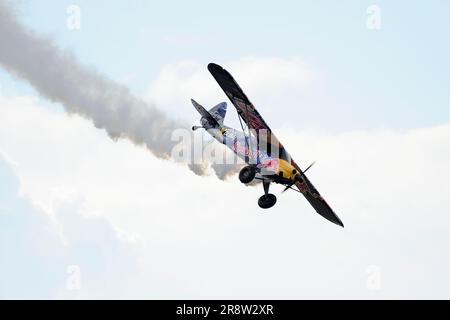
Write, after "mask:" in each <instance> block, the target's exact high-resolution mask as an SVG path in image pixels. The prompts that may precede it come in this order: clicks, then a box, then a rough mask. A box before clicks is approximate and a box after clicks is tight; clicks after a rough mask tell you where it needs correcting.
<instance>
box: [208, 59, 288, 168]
mask: <svg viewBox="0 0 450 320" xmlns="http://www.w3.org/2000/svg"><path fill="white" fill-rule="evenodd" d="M208 70H209V72H211V74H212V76H213V77H214V79H216V81H217V83H218V84H219V86H220V87H221V88H222V90H223V91H224V92H225V94H226V95H227V96H228V98H229V99H230V101H231V102H232V103H233V105H234V106H235V108H236V110H237V112H238V114H239V116H240V117H241V118H242V119H243V120H244V121H245V123H246V124H247V126H248V127H249V128H250V129H252V130H253V131H255V134H256V137H257V139H258V143H259V148H261V149H265V150H266V151H267V152H268V154H271V155H272V151H274V150H277V151H278V152H279V154H277V155H276V157H278V158H280V159H284V160H287V161H290V160H289V159H290V157H289V154H288V153H287V152H286V150H285V149H284V147H283V145H282V144H281V143H280V141H279V140H278V139H277V137H275V135H274V134H273V133H272V130H271V129H270V128H269V126H268V125H267V123H266V122H265V121H264V119H263V117H262V116H261V115H260V114H259V112H258V110H256V108H255V107H254V106H253V104H252V103H251V102H250V100H249V99H248V98H247V96H246V95H245V93H244V91H242V89H241V87H240V86H239V85H238V83H237V82H236V80H234V78H233V77H232V75H231V74H230V73H229V72H228V71H227V70H225V69H224V68H222V67H221V66H219V65H217V64H215V63H210V64H208ZM261 130H264V131H261Z"/></svg>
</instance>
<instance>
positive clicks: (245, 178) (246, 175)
mask: <svg viewBox="0 0 450 320" xmlns="http://www.w3.org/2000/svg"><path fill="white" fill-rule="evenodd" d="M255 175H256V168H255V167H252V166H246V167H243V168H242V169H241V171H240V172H239V180H240V181H241V182H242V183H250V182H252V181H253V179H254V178H255Z"/></svg>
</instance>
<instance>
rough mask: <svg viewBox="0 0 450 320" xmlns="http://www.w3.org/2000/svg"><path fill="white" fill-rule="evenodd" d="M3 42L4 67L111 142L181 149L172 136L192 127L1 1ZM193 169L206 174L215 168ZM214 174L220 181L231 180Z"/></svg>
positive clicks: (166, 152) (161, 150)
mask: <svg viewBox="0 0 450 320" xmlns="http://www.w3.org/2000/svg"><path fill="white" fill-rule="evenodd" d="M0 39H1V42H2V44H1V48H0V65H2V66H3V67H4V68H5V69H6V70H8V71H9V72H11V73H13V74H15V75H16V76H18V77H20V78H22V79H24V80H26V81H28V82H29V83H30V84H31V85H32V86H33V87H34V88H35V89H36V90H37V91H38V92H39V93H40V94H41V95H42V96H44V97H45V98H47V99H49V100H51V101H54V102H59V103H61V104H62V105H63V106H64V108H65V110H66V111H67V112H68V113H76V114H78V115H81V116H83V117H85V118H87V119H90V120H91V121H92V122H93V123H94V125H95V126H96V127H97V128H102V129H105V130H106V132H107V133H108V135H109V136H110V137H111V138H112V139H119V138H127V139H129V140H131V141H133V142H134V143H136V144H144V145H145V146H146V147H147V148H148V150H150V151H151V152H152V153H153V154H154V155H155V156H157V157H159V158H164V159H168V158H170V154H171V150H172V148H173V147H174V145H175V144H176V142H174V141H171V134H172V132H173V131H174V130H175V129H177V128H187V126H185V125H184V124H181V123H178V122H176V121H174V120H173V119H170V118H169V117H168V116H167V115H166V114H165V113H163V112H161V111H160V110H158V109H157V108H155V107H154V106H153V105H149V104H147V103H145V102H144V101H143V100H141V99H140V98H137V97H136V96H134V95H133V94H132V93H131V92H130V91H129V89H128V88H126V87H125V86H122V85H120V84H118V83H116V82H114V81H112V80H110V79H108V78H106V77H105V76H103V75H101V74H99V73H97V72H95V71H93V70H91V69H90V68H87V67H86V66H83V65H81V64H79V63H78V62H77V60H76V58H75V57H74V56H73V55H71V54H70V53H68V52H66V51H63V50H61V49H59V48H58V47H57V46H56V45H55V44H54V43H53V42H52V41H51V40H50V39H48V38H45V37H42V36H39V35H37V34H35V33H34V32H32V31H30V30H27V29H26V28H24V27H23V26H22V25H21V24H20V23H19V22H18V21H17V19H16V17H15V16H14V14H13V13H12V12H11V8H9V7H8V5H7V4H5V3H4V2H2V1H0ZM189 167H190V168H191V170H193V171H194V172H195V173H196V174H198V175H205V174H206V173H207V171H208V167H210V165H209V164H205V165H190V166H189ZM219 167H220V166H214V168H213V169H215V168H219ZM215 171H216V172H217V175H218V177H219V178H220V177H221V176H223V177H224V176H225V175H226V174H225V173H222V172H220V173H218V171H217V169H215Z"/></svg>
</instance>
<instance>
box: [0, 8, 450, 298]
mask: <svg viewBox="0 0 450 320" xmlns="http://www.w3.org/2000/svg"><path fill="white" fill-rule="evenodd" d="M72 4H75V5H78V6H79V7H80V9H81V30H78V31H71V30H69V29H68V28H67V27H66V20H67V17H68V14H67V13H66V9H67V7H68V6H69V5H72ZM372 4H377V5H378V6H379V7H380V8H381V10H382V16H381V30H376V31H375V30H369V29H368V28H367V26H366V20H367V13H366V10H367V8H368V6H369V5H372ZM13 6H14V8H15V10H16V13H17V16H18V19H19V21H21V22H22V23H24V24H25V25H26V26H27V27H28V28H29V29H30V30H33V31H34V32H35V33H37V34H40V35H42V36H43V37H50V38H51V39H53V41H54V43H55V46H56V47H60V48H64V49H65V50H67V52H69V53H71V54H73V55H74V56H75V57H76V59H77V61H78V62H79V63H81V64H82V65H85V66H88V68H87V70H88V71H91V70H96V71H98V72H100V73H102V74H104V75H106V76H107V77H108V78H111V79H113V80H115V81H117V82H120V83H122V84H124V85H125V86H127V87H128V88H130V89H131V91H132V92H133V93H135V94H136V95H137V96H139V97H143V98H144V99H146V100H147V101H150V102H154V103H155V104H156V107H157V108H160V109H163V110H165V111H166V112H167V113H168V114H169V115H170V116H171V117H173V118H177V119H178V118H181V119H182V120H183V121H186V122H187V123H189V124H196V123H195V121H198V115H197V113H196V112H195V110H194V109H193V108H192V106H191V105H190V102H189V98H190V97H193V98H196V100H198V101H199V102H202V103H204V104H205V106H209V105H211V104H213V103H217V102H219V101H223V100H225V96H224V95H223V93H222V92H221V91H220V89H219V88H218V86H217V85H216V84H215V82H214V81H213V79H212V78H211V77H210V75H209V74H208V71H207V69H206V65H207V63H209V62H211V61H214V62H217V63H219V64H222V65H223V66H224V67H226V68H227V69H228V70H229V71H231V72H232V74H233V75H234V76H235V78H236V79H237V81H238V82H239V83H240V84H241V85H242V87H243V89H244V90H245V91H246V92H247V93H248V95H249V97H250V99H251V100H252V101H253V102H254V103H255V105H256V107H257V108H258V110H259V111H260V112H261V114H262V115H263V116H264V117H265V118H266V120H267V122H268V123H269V124H270V126H271V127H272V129H274V130H275V131H276V134H277V136H278V137H279V138H280V140H281V141H282V142H283V144H284V145H285V146H286V148H288V150H289V152H290V153H291V155H292V156H293V157H294V158H295V159H296V161H297V162H299V163H301V164H302V165H304V164H306V165H307V164H309V163H311V162H312V161H313V160H318V162H317V164H316V165H315V166H314V168H313V169H311V170H310V171H308V172H309V177H310V179H311V180H312V181H313V182H314V184H315V186H316V187H317V188H318V189H319V190H320V192H321V194H322V195H324V197H325V198H326V199H327V202H329V203H330V204H331V205H332V207H333V208H335V211H336V212H337V213H338V215H339V216H340V217H341V218H342V220H343V221H344V223H345V225H346V228H345V229H344V230H341V229H339V230H338V229H336V227H335V226H334V225H331V224H329V223H327V221H324V220H323V219H322V218H321V217H319V216H318V215H316V214H315V213H314V212H313V210H312V209H311V207H310V206H309V204H308V203H307V202H306V201H305V200H304V199H303V198H299V196H298V195H297V194H294V193H289V192H287V193H284V194H283V195H281V194H280V195H279V192H278V191H281V189H280V190H278V189H276V187H274V188H273V189H274V190H275V191H274V193H276V194H277V196H279V201H278V203H277V206H275V207H274V208H273V210H272V211H271V212H270V213H266V214H261V212H260V211H259V210H258V209H257V207H256V200H257V199H258V197H259V196H260V195H261V194H262V190H261V188H260V187H255V188H251V187H245V186H242V185H241V184H240V183H239V181H238V180H237V179H236V177H232V178H230V179H229V180H227V181H219V180H218V179H217V178H216V177H215V176H214V174H212V173H211V174H210V175H209V176H206V177H200V176H197V175H195V174H194V173H192V172H191V171H190V170H188V169H187V168H186V167H185V166H183V165H180V164H176V163H174V162H173V161H162V160H161V159H158V158H156V157H154V156H152V154H151V153H150V152H148V150H147V149H145V148H142V147H140V146H136V145H134V144H133V143H131V142H130V141H129V140H126V139H119V140H118V141H115V140H114V141H113V140H112V139H110V138H109V137H108V135H107V134H106V132H105V131H104V130H99V129H98V128H96V127H95V126H94V125H92V121H91V120H89V119H86V118H83V117H81V116H78V115H75V114H71V115H70V116H68V115H67V114H66V113H65V112H64V108H63V107H62V106H61V105H59V104H57V103H51V102H49V101H48V100H47V99H46V98H45V97H42V96H40V95H39V93H38V91H36V90H35V89H34V88H32V87H31V86H30V85H29V84H27V82H26V81H24V80H22V79H20V78H18V77H16V76H13V75H10V74H9V73H8V72H7V71H6V70H5V69H4V68H3V67H1V68H0V85H1V87H0V89H1V90H0V179H1V180H2V182H3V183H2V184H1V185H0V220H1V222H2V223H1V224H0V229H1V231H2V232H1V235H0V239H1V241H2V242H1V243H0V249H1V251H0V259H1V260H3V261H8V264H5V263H1V264H0V271H1V272H0V274H1V275H7V277H8V278H7V281H3V282H0V297H2V298H3V297H7V298H9V297H26V298H30V297H32V298H117V297H119V298H133V297H137V298H184V299H186V298H203V299H205V298H206V299H208V298H263V299H272V298H288V299H289V298H363V299H364V298H422V297H425V298H448V297H449V294H450V291H449V288H450V285H449V284H450V275H449V274H448V270H449V268H450V258H449V256H448V254H447V251H448V250H447V247H446V246H447V243H449V234H450V229H449V228H450V214H449V209H448V208H449V207H450V199H449V198H448V194H449V192H450V189H449V185H448V181H449V179H450V171H449V170H448V163H449V161H450V149H448V148H447V147H446V146H448V145H450V125H449V123H450V121H449V116H450V111H449V110H450V109H449V103H450V90H448V83H450V63H449V61H448V57H449V56H450V44H449V42H448V41H447V39H448V34H449V31H450V23H449V21H448V13H449V12H450V3H449V2H445V1H437V0H436V1H428V2H425V1H420V2H419V1H377V2H372V1H339V2H338V1H324V0H322V1H290V2H283V1H281V2H280V1H278V2H273V1H271V2H269V1H267V2H262V1H257V2H256V1H255V2H251V1H246V2H245V3H242V2H239V1H222V2H215V3H213V2H211V1H189V2H181V1H180V2H177V1H164V2H156V1H155V2H149V1H132V2H131V1H128V2H125V1H114V2H111V1H58V2H55V1H49V0H46V1H29V0H28V1H19V2H17V3H13ZM0 18H1V16H0ZM3 48H5V47H3ZM0 50H2V49H1V48H0ZM1 53H2V52H1V51H0V58H2V57H3V56H2V55H1ZM66 61H70V60H66ZM0 62H2V61H1V60H0ZM34 63H35V64H36V65H39V63H42V62H41V61H35V62H34ZM74 65H75V66H76V64H75V63H74ZM261 68H262V69H264V71H261V70H260V69H261ZM266 68H267V69H266ZM280 70H281V71H280ZM279 73H281V74H279ZM61 81H62V82H63V81H64V79H62V80H61ZM79 92H83V91H79ZM72 101H73V100H72ZM82 101H85V100H82ZM86 101H89V99H88V100H86ZM228 110H229V112H230V113H231V110H233V109H232V107H231V106H229V109H228ZM98 111H99V112H98V114H96V115H97V116H98V117H99V118H97V119H102V115H103V113H107V112H108V111H111V109H109V106H100V107H99V109H98ZM227 117H229V118H227V119H226V121H225V122H226V123H228V121H231V122H232V121H233V119H232V115H229V116H228V115H227ZM106 118H107V117H106ZM234 120H235V119H234ZM425 177H426V178H425ZM430 186H432V187H430ZM205 208H207V209H205ZM15 248H18V249H17V250H16V249H15ZM230 253H232V254H230ZM268 256H269V257H270V259H267V257H268ZM305 261H309V262H310V263H305ZM71 265H75V266H79V267H80V268H81V272H82V285H81V289H80V290H71V289H69V288H68V287H67V285H66V282H67V279H68V277H69V275H68V273H67V270H68V267H70V266H71ZM329 266H336V267H335V268H330V267H329ZM372 267H375V268H372ZM371 270H372V271H371ZM373 270H375V272H373ZM377 270H380V271H381V274H380V273H379V272H378V271H377ZM374 278H375V280H377V279H378V280H380V281H379V282H380V283H378V284H377V281H375V286H373V285H371V284H370V283H371V280H373V279H374ZM261 279H264V282H262V281H261ZM0 280H2V279H0Z"/></svg>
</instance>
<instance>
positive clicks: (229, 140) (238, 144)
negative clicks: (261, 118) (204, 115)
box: [202, 123, 297, 183]
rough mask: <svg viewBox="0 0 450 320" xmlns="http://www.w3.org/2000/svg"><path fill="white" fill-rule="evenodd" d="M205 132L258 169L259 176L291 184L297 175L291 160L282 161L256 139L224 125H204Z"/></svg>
mask: <svg viewBox="0 0 450 320" xmlns="http://www.w3.org/2000/svg"><path fill="white" fill-rule="evenodd" d="M202 125H203V127H204V128H205V130H206V131H207V132H208V133H209V134H210V135H211V136H212V137H213V138H214V139H216V140H217V141H218V142H220V143H222V144H224V145H226V146H227V147H228V148H229V149H230V150H232V151H233V152H234V153H235V154H236V155H237V156H238V157H240V158H241V159H243V160H244V161H245V162H246V163H247V164H249V165H253V166H255V167H256V168H258V171H259V174H260V175H262V176H265V177H267V178H270V179H272V180H273V181H276V182H279V183H289V182H290V181H292V180H293V179H294V177H295V175H296V174H297V170H296V169H295V168H294V166H292V164H291V163H290V161H289V160H290V159H287V160H285V159H280V158H279V157H278V156H274V153H276V152H273V151H272V152H271V153H269V152H268V151H267V149H268V148H263V147H261V146H260V144H258V141H257V139H256V137H254V136H252V135H250V136H249V135H246V134H245V133H243V132H242V131H239V130H236V129H234V128H231V127H228V126H225V125H222V126H219V127H209V128H208V125H207V124H206V123H202Z"/></svg>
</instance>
